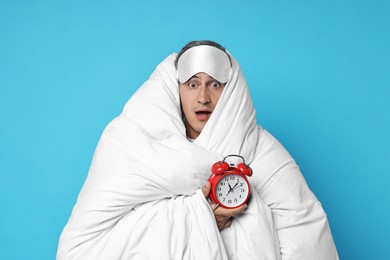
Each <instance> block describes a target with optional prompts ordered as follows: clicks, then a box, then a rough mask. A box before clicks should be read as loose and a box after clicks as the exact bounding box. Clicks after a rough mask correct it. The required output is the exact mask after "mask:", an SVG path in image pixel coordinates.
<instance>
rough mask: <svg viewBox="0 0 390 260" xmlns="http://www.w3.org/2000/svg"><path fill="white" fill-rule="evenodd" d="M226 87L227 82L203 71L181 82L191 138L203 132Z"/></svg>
mask: <svg viewBox="0 0 390 260" xmlns="http://www.w3.org/2000/svg"><path fill="white" fill-rule="evenodd" d="M224 87H225V84H222V83H220V82H218V81H217V80H215V79H214V78H212V77H210V76H209V75H208V74H206V73H203V72H201V73H198V74H196V75H194V76H193V77H192V78H190V79H189V80H188V81H187V82H185V83H183V84H180V99H181V105H182V109H183V112H184V116H185V118H186V122H185V126H186V131H187V136H188V137H189V138H191V139H195V138H197V137H198V136H199V134H200V132H202V130H203V127H204V126H205V125H206V123H207V121H208V120H209V118H210V116H211V113H212V112H213V111H214V108H215V106H216V105H217V102H218V100H219V97H220V96H221V94H222V91H223V89H224Z"/></svg>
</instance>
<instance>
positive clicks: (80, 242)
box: [57, 54, 338, 260]
mask: <svg viewBox="0 0 390 260" xmlns="http://www.w3.org/2000/svg"><path fill="white" fill-rule="evenodd" d="M175 57H176V54H172V55H170V56H168V57H167V58H166V59H165V60H164V61H163V62H162V63H161V64H160V65H158V67H157V68H156V70H155V71H154V72H153V74H152V75H151V76H150V78H149V79H148V80H147V81H146V82H145V83H144V84H143V85H142V86H141V87H140V88H139V89H138V91H137V92H136V93H134V95H133V96H132V97H131V98H130V100H129V101H128V102H127V104H126V105H125V107H124V109H123V111H122V113H121V114H120V115H119V116H118V117H117V118H115V119H114V120H113V121H112V122H110V123H109V124H108V126H107V127H106V128H105V130H104V131H103V134H102V136H101V138H100V140H99V143H98V145H97V148H96V151H95V154H94V157H93V160H92V164H91V167H90V170H89V173H88V177H87V179H86V181H85V183H84V186H83V187H82V190H81V192H80V194H79V196H78V199H77V202H76V205H75V206H74V208H73V211H72V214H71V217H70V218H69V221H68V223H67V225H66V226H65V228H64V230H63V232H62V234H61V237H60V241H59V246H58V252H57V259H310V260H312V259H326V260H332V259H337V258H338V257H337V252H336V249H335V246H334V243H333V239H332V236H331V233H330V229H329V225H328V222H327V218H326V214H325V213H324V211H323V209H322V207H321V204H320V203H319V202H318V200H317V198H316V197H315V196H314V195H313V193H312V192H311V191H310V189H309V188H308V186H307V184H306V182H305V180H304V178H303V177H302V175H301V173H300V171H299V168H298V166H297V165H296V163H295V161H294V160H293V159H292V158H291V156H290V155H289V154H288V152H287V151H286V150H285V149H284V148H283V146H282V145H281V144H280V143H279V142H278V141H277V140H276V139H275V138H273V137H272V135H270V134H269V133H268V132H267V131H266V130H264V129H263V128H261V127H260V126H259V125H258V124H257V122H256V113H255V109H254V107H253V104H252V100H251V97H250V93H249V90H248V87H247V84H246V81H245V78H244V76H243V74H242V72H241V70H240V67H239V65H238V63H237V62H236V61H235V60H234V58H232V64H233V65H232V66H233V67H232V74H231V78H230V80H229V82H228V83H227V84H226V86H225V88H224V91H223V93H222V95H221V97H220V100H219V102H218V104H217V106H216V107H215V110H214V112H213V113H212V115H211V117H210V119H209V120H208V122H207V124H206V126H205V127H204V129H203V131H202V132H201V134H200V135H199V137H198V138H197V139H196V140H194V141H193V142H190V141H189V140H188V139H187V137H186V129H185V126H184V124H183V117H182V112H181V108H180V99H179V88H178V83H177V80H176V76H175V68H174V59H175ZM228 154H239V155H242V156H243V157H244V158H245V160H246V162H247V163H249V164H250V166H251V168H252V169H253V171H254V174H253V177H251V178H249V181H250V184H251V186H252V189H251V200H250V203H249V204H248V208H247V209H246V210H245V212H244V213H242V214H240V215H238V216H236V217H235V218H234V220H233V222H232V225H231V226H230V227H229V228H227V229H225V230H223V231H222V232H221V231H219V230H218V227H217V225H216V222H215V218H214V214H213V211H212V209H211V208H210V205H209V203H208V201H207V200H206V198H205V197H204V195H203V193H202V191H201V187H202V186H203V185H204V184H205V183H206V181H207V179H208V178H209V176H210V173H211V172H210V167H211V165H212V164H213V163H214V162H216V161H218V160H221V159H222V158H223V157H224V156H226V155H228Z"/></svg>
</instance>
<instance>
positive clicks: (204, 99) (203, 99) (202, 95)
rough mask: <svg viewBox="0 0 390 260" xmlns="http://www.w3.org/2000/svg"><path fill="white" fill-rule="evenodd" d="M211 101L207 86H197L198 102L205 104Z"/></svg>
mask: <svg viewBox="0 0 390 260" xmlns="http://www.w3.org/2000/svg"><path fill="white" fill-rule="evenodd" d="M210 102H211V98H210V93H209V89H208V88H207V86H201V87H200V88H199V94H198V103H199V104H202V105H205V104H208V103H210Z"/></svg>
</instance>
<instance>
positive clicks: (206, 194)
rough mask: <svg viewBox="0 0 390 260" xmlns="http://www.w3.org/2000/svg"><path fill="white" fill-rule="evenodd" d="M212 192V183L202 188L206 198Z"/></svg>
mask: <svg viewBox="0 0 390 260" xmlns="http://www.w3.org/2000/svg"><path fill="white" fill-rule="evenodd" d="M210 191H211V184H210V182H206V184H205V185H204V186H203V187H202V192H203V195H204V196H205V198H207V197H208V196H209V194H210Z"/></svg>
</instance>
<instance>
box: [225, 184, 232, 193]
mask: <svg viewBox="0 0 390 260" xmlns="http://www.w3.org/2000/svg"><path fill="white" fill-rule="evenodd" d="M228 185H229V191H228V193H227V194H226V196H227V195H229V193H230V192H231V191H233V188H232V186H230V183H228Z"/></svg>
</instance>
